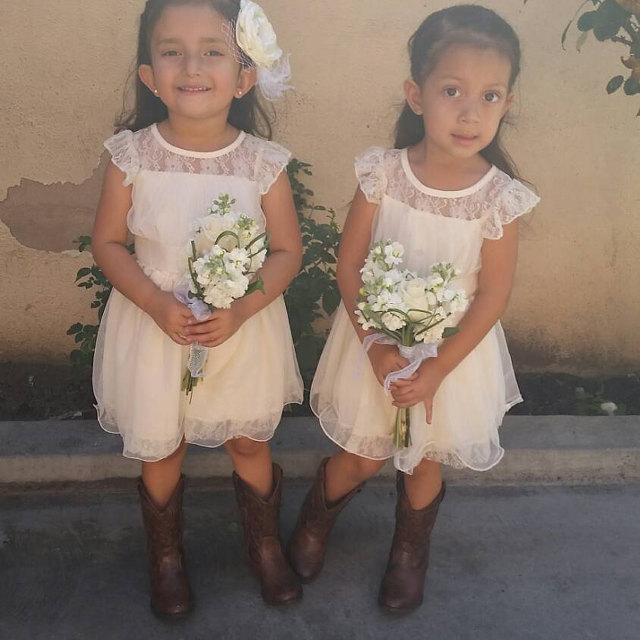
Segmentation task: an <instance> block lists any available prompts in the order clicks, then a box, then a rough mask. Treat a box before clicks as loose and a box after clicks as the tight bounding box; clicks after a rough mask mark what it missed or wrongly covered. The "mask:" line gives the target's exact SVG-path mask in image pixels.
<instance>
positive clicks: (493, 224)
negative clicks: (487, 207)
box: [482, 180, 540, 240]
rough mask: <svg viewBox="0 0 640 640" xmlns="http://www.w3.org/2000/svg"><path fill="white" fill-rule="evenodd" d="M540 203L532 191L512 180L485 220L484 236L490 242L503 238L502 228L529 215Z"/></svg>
mask: <svg viewBox="0 0 640 640" xmlns="http://www.w3.org/2000/svg"><path fill="white" fill-rule="evenodd" d="M538 202H540V198H539V197H538V195H537V194H535V193H534V192H533V191H531V189H529V188H528V187H525V185H523V184H522V182H520V181H518V180H510V181H509V183H508V184H507V185H506V186H505V188H504V189H503V190H502V191H501V192H500V193H499V194H498V198H497V200H496V203H495V206H494V207H493V210H492V212H491V213H490V214H489V216H488V217H487V219H486V220H485V222H484V224H483V227H482V235H483V237H484V238H486V239H488V240H499V239H500V238H502V235H503V231H502V227H503V226H504V225H505V224H509V223H510V222H513V221H514V220H515V219H516V218H519V217H520V216H522V215H524V214H525V213H529V211H531V210H532V209H533V208H534V207H535V206H536V205H537V204H538Z"/></svg>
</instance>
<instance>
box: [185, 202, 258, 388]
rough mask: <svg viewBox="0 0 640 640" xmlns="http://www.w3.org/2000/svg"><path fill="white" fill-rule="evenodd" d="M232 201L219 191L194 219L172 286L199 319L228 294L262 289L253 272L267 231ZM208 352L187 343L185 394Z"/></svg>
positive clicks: (224, 304) (230, 297) (227, 302)
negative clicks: (182, 269)
mask: <svg viewBox="0 0 640 640" xmlns="http://www.w3.org/2000/svg"><path fill="white" fill-rule="evenodd" d="M235 202H236V201H235V200H232V199H231V197H230V196H229V195H228V194H221V195H220V196H219V197H218V199H217V200H215V201H214V202H213V204H212V205H211V206H210V207H209V210H208V214H207V215H206V216H204V217H203V218H201V219H199V220H197V221H196V224H195V235H194V237H193V239H192V240H191V241H190V243H189V253H190V255H189V257H188V258H187V272H186V273H185V275H184V277H183V278H182V279H181V281H180V283H179V284H178V286H177V287H176V289H175V291H174V295H175V296H176V298H177V299H178V300H180V302H182V303H183V304H186V305H187V306H188V307H189V309H190V310H191V312H192V313H193V315H194V317H195V318H196V319H197V320H198V321H200V322H201V321H203V320H206V319H207V318H208V317H209V316H210V315H211V313H212V312H213V311H214V310H215V309H228V308H229V307H230V306H231V303H232V302H233V301H234V300H237V299H238V298H242V297H243V296H245V295H248V294H249V293H253V292H254V291H264V284H263V282H262V279H261V278H260V277H259V276H258V277H256V273H257V271H258V269H260V267H262V265H263V263H264V260H265V258H266V255H267V248H268V242H267V234H266V233H258V225H257V222H256V221H255V220H254V219H253V218H251V217H249V216H247V215H245V214H242V213H237V212H233V211H232V210H231V209H232V205H234V204H235ZM208 352H209V349H208V348H207V347H204V346H202V345H198V344H197V343H196V344H193V345H191V348H190V351H189V361H188V366H187V371H186V373H185V375H184V378H183V380H182V389H183V390H184V391H186V392H187V394H188V395H189V396H191V394H192V393H193V388H194V387H195V386H196V384H197V383H198V379H199V378H201V377H202V376H203V374H204V373H203V372H204V366H205V364H206V360H207V355H208Z"/></svg>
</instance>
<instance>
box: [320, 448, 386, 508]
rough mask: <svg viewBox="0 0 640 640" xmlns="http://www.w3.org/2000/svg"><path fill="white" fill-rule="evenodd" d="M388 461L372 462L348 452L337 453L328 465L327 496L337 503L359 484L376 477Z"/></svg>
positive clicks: (330, 500) (329, 499)
mask: <svg viewBox="0 0 640 640" xmlns="http://www.w3.org/2000/svg"><path fill="white" fill-rule="evenodd" d="M385 462H386V460H370V459H369V458H363V457H362V456H357V455H355V454H353V453H349V452H348V451H340V452H338V453H336V454H335V455H334V456H333V457H332V458H331V459H330V460H329V462H328V463H327V467H326V479H325V496H326V499H327V500H328V501H329V502H335V501H337V500H339V499H340V498H342V497H343V496H345V495H347V493H349V491H351V490H352V489H355V488H356V487H357V486H358V485H359V484H361V483H362V482H364V481H365V480H368V479H369V478H371V477H373V476H375V475H376V474H377V473H378V472H379V471H380V469H382V467H383V466H384V464H385Z"/></svg>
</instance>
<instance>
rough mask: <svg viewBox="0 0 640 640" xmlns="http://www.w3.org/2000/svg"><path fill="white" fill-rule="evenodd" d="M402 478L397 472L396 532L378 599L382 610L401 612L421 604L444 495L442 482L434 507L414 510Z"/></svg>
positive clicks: (432, 505) (430, 505)
mask: <svg viewBox="0 0 640 640" xmlns="http://www.w3.org/2000/svg"><path fill="white" fill-rule="evenodd" d="M403 476H404V474H403V473H401V472H398V474H397V488H398V501H397V504H396V530H395V534H394V536H393V542H392V544H391V551H390V552H389V561H388V563H387V569H386V572H385V574H384V577H383V579H382V584H381V586H380V595H379V597H378V602H379V603H380V605H381V606H382V607H384V608H385V609H387V610H389V611H398V612H400V611H409V610H411V609H415V608H416V607H418V606H420V605H421V604H422V599H423V594H424V582H425V577H426V574H427V568H428V566H429V542H430V536H431V530H432V529H433V526H434V524H435V522H436V517H437V515H438V507H439V506H440V503H441V502H442V500H443V498H444V494H445V483H444V481H443V482H442V488H441V489H440V493H438V495H437V496H436V497H435V498H434V499H433V501H432V502H431V504H429V505H427V506H426V507H425V508H424V509H417V510H416V509H412V508H411V504H410V503H409V498H408V497H407V494H406V493H405V490H404V477H403Z"/></svg>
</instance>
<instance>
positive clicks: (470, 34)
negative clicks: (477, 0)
mask: <svg viewBox="0 0 640 640" xmlns="http://www.w3.org/2000/svg"><path fill="white" fill-rule="evenodd" d="M456 44H463V45H473V46H477V47H481V48H486V49H495V50H496V51H498V52H499V53H501V54H502V55H504V56H505V57H507V58H508V59H509V61H510V62H511V77H510V78H509V90H511V89H512V88H513V85H514V84H515V82H516V80H517V78H518V75H519V74H520V57H521V56H520V41H519V39H518V36H517V35H516V33H515V31H514V30H513V28H512V27H511V26H510V25H509V23H508V22H506V21H505V20H504V19H503V18H501V17H500V16H499V15H498V14H497V13H495V12H494V11H491V10H490V9H486V8H485V7H481V6H479V5H475V4H462V5H457V6H453V7H449V8H448V9H442V10H441V11H436V12H435V13H432V14H431V15H430V16H429V17H428V18H427V19H426V20H425V21H424V22H423V23H422V24H421V25H420V26H419V27H418V30H417V31H416V32H415V33H414V34H413V36H411V38H410V40H409V56H410V58H411V77H412V79H413V81H414V82H415V83H416V84H418V85H422V83H423V82H424V81H425V80H426V78H427V77H428V75H429V74H430V73H431V72H432V71H433V69H434V68H435V66H436V65H437V63H438V61H439V59H440V57H441V56H442V54H443V53H444V52H445V51H446V50H447V49H448V48H449V47H451V46H452V45H456ZM502 125H503V122H500V126H499V127H498V131H497V132H496V135H495V137H494V139H493V140H492V141H491V143H490V144H489V145H488V146H487V147H485V148H484V149H483V150H482V151H481V152H480V154H481V155H482V156H483V157H484V158H485V159H486V160H487V161H488V162H490V163H491V164H493V165H495V166H496V167H498V169H501V170H502V171H504V172H505V173H506V174H508V175H509V176H511V177H512V178H515V177H517V170H516V167H515V164H514V162H513V160H512V159H511V157H510V156H509V154H508V153H507V152H506V151H505V150H504V149H503V148H502V146H501V142H500V131H501V129H502ZM395 134H396V140H395V146H396V148H397V149H404V148H405V147H411V146H413V145H414V144H417V143H418V142H420V141H421V140H422V139H423V138H424V136H425V129H424V122H423V120H422V116H419V115H417V114H416V113H414V111H413V110H412V109H411V107H410V106H409V103H408V102H405V104H404V106H403V108H402V112H401V114H400V117H399V119H398V122H397V124H396V129H395Z"/></svg>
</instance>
